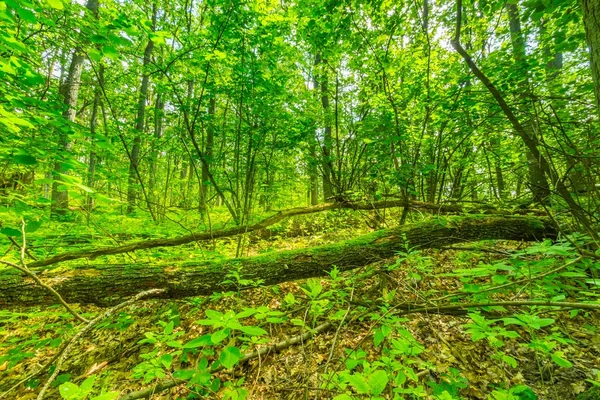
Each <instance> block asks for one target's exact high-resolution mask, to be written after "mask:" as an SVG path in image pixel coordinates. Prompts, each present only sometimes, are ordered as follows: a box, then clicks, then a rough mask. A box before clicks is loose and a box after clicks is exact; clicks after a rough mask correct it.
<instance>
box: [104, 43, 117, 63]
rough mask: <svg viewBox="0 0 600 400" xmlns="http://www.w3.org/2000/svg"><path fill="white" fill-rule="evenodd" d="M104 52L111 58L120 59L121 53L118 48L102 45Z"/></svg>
mask: <svg viewBox="0 0 600 400" xmlns="http://www.w3.org/2000/svg"><path fill="white" fill-rule="evenodd" d="M102 54H104V55H105V56H106V57H108V58H110V59H111V60H118V59H119V57H120V54H119V52H118V51H117V49H115V48H114V47H112V46H104V47H102Z"/></svg>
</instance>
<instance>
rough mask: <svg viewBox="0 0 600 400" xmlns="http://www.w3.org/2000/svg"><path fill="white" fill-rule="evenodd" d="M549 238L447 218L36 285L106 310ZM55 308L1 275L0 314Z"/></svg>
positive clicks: (12, 276)
mask: <svg viewBox="0 0 600 400" xmlns="http://www.w3.org/2000/svg"><path fill="white" fill-rule="evenodd" d="M556 235H557V231H556V229H555V227H554V225H553V224H552V222H551V221H550V220H549V219H544V218H537V217H486V218H483V217H481V216H476V217H453V218H449V219H447V220H445V221H444V223H443V224H442V223H440V221H439V220H434V221H429V222H424V223H419V224H414V225H405V226H402V227H398V228H393V229H385V230H381V231H377V232H374V233H371V234H368V235H364V236H361V237H358V238H356V239H352V240H348V241H344V242H340V243H335V244H330V245H325V246H318V247H312V248H308V249H298V250H291V251H283V252H278V253H272V254H266V255H261V256H256V257H246V258H237V259H230V260H224V261H223V260H215V261H204V262H191V263H182V264H180V265H173V264H169V265H149V264H130V265H121V264H104V265H95V266H90V265H80V266H79V267H76V268H74V269H73V271H72V273H69V274H65V272H64V270H48V271H46V273H45V274H44V276H43V279H44V280H45V281H46V282H47V283H49V284H52V285H53V287H54V289H55V290H56V291H58V292H59V293H60V294H61V295H62V296H63V297H64V298H65V300H66V301H68V302H70V303H91V304H97V305H100V306H109V305H114V304H117V303H119V302H121V301H122V300H123V298H126V297H129V296H132V295H134V294H136V293H138V292H140V291H142V290H148V289H151V288H163V289H167V292H166V294H165V295H164V297H166V298H183V297H189V296H201V295H208V294H211V293H213V292H215V291H227V290H237V289H238V287H237V286H236V285H235V284H231V283H229V284H224V283H223V280H224V277H225V275H226V274H227V273H229V272H231V271H241V278H242V279H251V280H254V281H258V280H260V281H261V282H262V284H263V285H274V284H278V283H281V282H286V281H292V280H297V279H305V278H310V277H316V276H322V275H325V274H327V272H328V271H330V270H331V268H332V267H333V266H334V265H335V266H336V267H337V268H338V269H339V270H341V271H346V270H351V269H353V268H358V267H362V266H365V265H368V264H371V263H373V262H374V261H377V260H382V259H386V258H390V257H393V256H394V255H396V254H397V252H398V250H399V249H403V248H405V246H406V245H409V246H410V247H412V248H419V249H424V248H436V247H440V246H447V245H450V244H453V243H464V242H466V241H476V240H491V239H501V240H527V241H533V240H540V239H542V238H554V237H556ZM406 242H408V243H406ZM55 302H56V299H55V297H54V296H53V295H52V294H51V293H48V291H46V290H45V289H43V288H41V287H39V286H37V285H36V284H35V282H33V281H32V280H31V279H30V278H28V277H24V276H23V275H22V273H21V272H20V271H18V270H10V269H6V270H3V271H1V272H0V308H3V307H8V306H16V305H41V304H54V303H55Z"/></svg>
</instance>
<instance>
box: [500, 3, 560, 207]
mask: <svg viewBox="0 0 600 400" xmlns="http://www.w3.org/2000/svg"><path fill="white" fill-rule="evenodd" d="M506 8H507V9H508V17H509V23H510V37H511V42H512V47H513V55H514V59H515V63H516V66H517V68H518V69H519V70H520V71H521V73H522V74H523V79H522V80H521V82H519V90H520V93H519V96H518V97H519V98H520V99H521V101H522V102H523V103H525V104H528V105H530V104H531V98H532V96H531V90H530V88H529V78H528V75H527V74H528V72H529V71H528V70H529V68H528V66H527V60H526V54H525V40H524V38H523V32H522V31H521V21H520V20H519V8H518V7H517V5H516V4H511V3H509V4H506ZM526 108H527V109H530V108H531V107H526ZM523 126H524V127H525V129H527V131H528V134H529V136H530V137H532V138H533V139H535V141H536V144H537V136H536V133H535V129H534V123H533V119H532V118H529V120H527V121H525V123H524V124H523ZM527 166H528V171H529V184H530V187H531V192H532V194H533V200H534V201H535V202H537V203H543V202H546V201H547V200H548V199H549V196H550V187H549V186H548V180H547V179H546V175H545V174H544V171H543V170H542V168H541V166H540V161H539V160H538V158H537V157H536V156H535V155H533V154H532V153H531V151H528V152H527Z"/></svg>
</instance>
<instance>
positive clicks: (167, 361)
mask: <svg viewBox="0 0 600 400" xmlns="http://www.w3.org/2000/svg"><path fill="white" fill-rule="evenodd" d="M160 363H161V364H162V365H163V366H164V367H165V368H167V369H169V368H171V364H172V363H173V354H163V355H162V357H161V358H160Z"/></svg>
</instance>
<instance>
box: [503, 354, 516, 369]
mask: <svg viewBox="0 0 600 400" xmlns="http://www.w3.org/2000/svg"><path fill="white" fill-rule="evenodd" d="M502 361H504V362H505V363H507V364H508V365H510V366H511V367H513V368H517V360H515V359H514V358H513V357H511V356H507V355H506V354H504V355H503V356H502Z"/></svg>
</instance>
